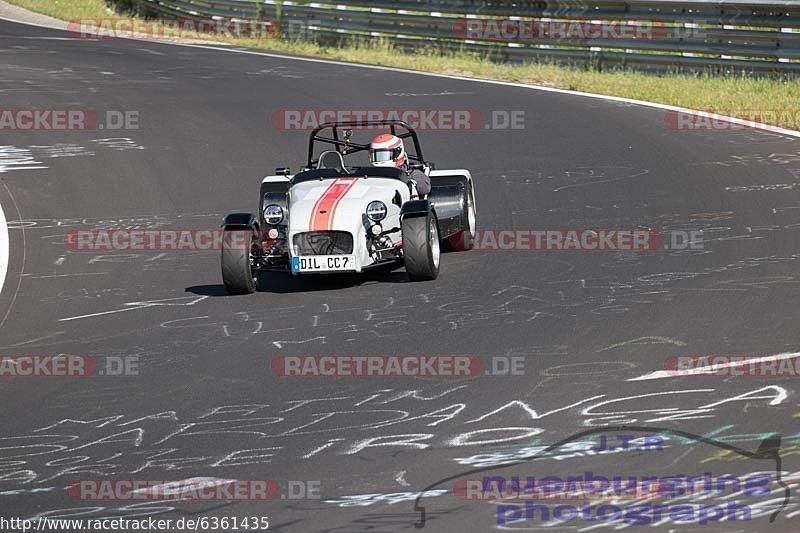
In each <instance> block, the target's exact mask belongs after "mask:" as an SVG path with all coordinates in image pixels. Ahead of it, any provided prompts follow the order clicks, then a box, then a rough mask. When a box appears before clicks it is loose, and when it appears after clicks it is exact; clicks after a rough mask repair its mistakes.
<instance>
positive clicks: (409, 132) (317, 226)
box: [223, 121, 475, 275]
mask: <svg viewBox="0 0 800 533" xmlns="http://www.w3.org/2000/svg"><path fill="white" fill-rule="evenodd" d="M364 126H367V127H373V128H374V127H376V126H377V127H381V126H385V127H387V128H388V129H389V131H391V133H393V134H395V135H397V136H398V137H400V138H401V139H404V140H406V139H410V141H411V143H410V146H409V147H408V148H407V154H408V157H409V161H410V164H411V165H413V166H414V168H417V169H419V170H422V171H423V172H425V173H426V174H427V175H428V176H429V177H430V179H431V192H430V194H429V195H428V196H427V197H426V198H418V197H416V194H415V188H414V187H412V186H410V185H409V184H408V183H407V182H408V179H407V175H406V174H405V171H404V170H403V169H398V168H393V167H388V168H387V167H374V166H354V167H352V168H348V167H347V166H346V165H345V159H346V158H347V159H350V158H352V156H353V154H356V153H358V152H364V151H366V150H368V149H369V144H359V143H355V142H354V141H353V140H352V128H354V127H364ZM406 142H407V141H406ZM320 144H322V145H327V146H330V147H332V148H333V149H332V150H325V151H322V152H321V153H320V154H319V155H316V154H317V153H318V146H319V145H320ZM348 156H349V157H348ZM433 166H434V165H433V164H432V163H430V162H428V161H426V160H424V159H423V156H422V150H421V148H420V145H419V139H418V137H417V134H416V132H415V131H414V130H413V129H411V128H410V127H408V125H406V124H405V123H403V122H399V121H395V122H344V123H326V124H322V125H320V126H319V127H318V128H316V129H315V130H313V131H312V133H311V137H310V140H309V152H308V160H307V162H306V164H305V166H304V167H303V168H302V169H301V170H300V171H299V172H297V173H296V174H294V175H292V174H291V172H290V171H289V169H287V168H279V169H276V174H274V175H270V176H267V177H265V178H264V179H263V181H262V183H261V189H260V194H259V210H258V213H257V214H253V213H242V212H238V213H230V214H228V215H227V216H226V217H225V219H224V221H223V228H224V229H225V231H237V230H238V231H241V230H250V231H251V232H252V236H253V237H252V238H253V243H252V244H253V246H252V247H251V257H250V262H251V265H250V266H251V268H252V270H253V271H254V272H257V271H262V270H284V271H290V272H292V273H293V274H296V275H297V274H304V273H324V272H363V271H364V270H366V269H369V268H372V267H375V266H379V265H383V264H387V263H402V262H403V259H404V252H403V237H402V236H403V220H404V219H407V218H413V217H423V216H425V217H431V218H432V219H433V220H434V221H435V225H436V232H435V234H436V235H437V237H438V241H439V242H437V243H435V248H436V253H437V254H438V247H439V246H440V245H441V246H443V247H444V248H445V249H450V250H466V249H469V248H471V240H472V238H473V237H474V234H475V195H474V188H473V183H472V175H471V174H470V172H469V171H468V170H466V169H455V170H434V168H433ZM437 261H438V258H437ZM223 270H224V268H223ZM437 271H438V264H437Z"/></svg>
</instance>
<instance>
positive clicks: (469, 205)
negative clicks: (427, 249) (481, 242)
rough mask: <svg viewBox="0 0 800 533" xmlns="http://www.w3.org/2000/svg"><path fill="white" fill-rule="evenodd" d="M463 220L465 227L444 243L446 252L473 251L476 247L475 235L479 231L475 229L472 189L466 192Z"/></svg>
mask: <svg viewBox="0 0 800 533" xmlns="http://www.w3.org/2000/svg"><path fill="white" fill-rule="evenodd" d="M462 218H463V219H464V222H465V223H464V227H462V228H461V229H460V230H459V231H458V232H457V233H455V234H453V235H451V236H450V237H448V238H446V239H445V240H444V241H442V244H443V245H444V249H445V251H446V252H464V251H467V250H472V248H473V247H474V246H475V234H476V233H477V231H476V229H475V227H476V222H475V219H476V216H475V197H474V196H473V192H472V187H470V188H469V190H466V189H465V190H464V212H463V213H462Z"/></svg>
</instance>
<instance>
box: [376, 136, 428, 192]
mask: <svg viewBox="0 0 800 533" xmlns="http://www.w3.org/2000/svg"><path fill="white" fill-rule="evenodd" d="M369 160H370V162H371V163H372V166H375V167H396V168H399V169H402V170H403V181H404V182H405V183H413V184H414V185H415V187H416V189H417V194H418V195H419V197H420V198H424V197H425V196H427V195H428V194H429V193H430V192H431V178H430V177H428V175H427V174H425V173H424V172H422V171H421V170H418V169H416V168H409V166H408V156H407V155H406V148H405V146H403V140H402V139H401V138H400V137H397V136H396V135H392V134H390V133H384V134H381V135H378V136H377V137H375V138H374V139H372V143H371V144H370V145H369Z"/></svg>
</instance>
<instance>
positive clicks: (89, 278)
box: [0, 22, 800, 532]
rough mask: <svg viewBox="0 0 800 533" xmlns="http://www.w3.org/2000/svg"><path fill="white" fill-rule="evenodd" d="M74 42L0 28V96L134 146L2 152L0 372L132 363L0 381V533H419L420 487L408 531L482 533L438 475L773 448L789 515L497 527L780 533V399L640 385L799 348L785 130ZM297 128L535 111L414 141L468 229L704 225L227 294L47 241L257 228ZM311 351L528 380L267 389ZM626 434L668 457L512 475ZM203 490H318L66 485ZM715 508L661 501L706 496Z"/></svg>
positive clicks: (792, 447) (776, 496)
mask: <svg viewBox="0 0 800 533" xmlns="http://www.w3.org/2000/svg"><path fill="white" fill-rule="evenodd" d="M68 37H69V35H67V34H66V33H64V32H59V31H55V30H48V29H42V28H35V27H30V26H22V25H16V24H11V23H7V22H0V106H1V107H2V108H6V109H27V108H41V109H64V108H91V109H96V110H100V111H104V110H134V111H136V112H138V114H139V127H138V129H135V130H134V129H131V130H125V131H121V132H105V131H100V130H94V131H70V132H64V131H0V146H1V147H2V151H3V156H2V157H3V159H2V160H0V161H2V162H0V170H1V171H2V172H0V183H1V186H0V204H1V205H2V206H3V210H4V212H5V215H6V218H7V219H8V224H9V227H10V239H11V257H10V265H9V272H8V277H7V279H6V281H5V285H4V287H3V292H2V295H0V303H2V307H0V309H2V313H0V320H2V322H0V353H3V354H6V355H14V354H59V353H60V354H85V355H93V356H95V357H98V358H100V359H103V358H109V357H112V358H113V357H116V358H126V357H127V358H130V357H135V358H138V375H126V376H113V377H112V376H93V377H87V378H13V379H12V378H3V379H2V381H0V406H2V415H1V416H2V430H1V433H0V437H2V440H0V491H2V492H0V502H2V503H0V507H1V508H2V512H1V513H0V514H1V515H2V516H3V517H6V518H9V517H19V518H35V517H39V516H48V517H73V518H75V517H81V518H98V517H115V516H119V517H127V518H131V517H146V516H157V517H159V518H172V519H178V518H181V517H189V518H199V517H203V516H207V517H223V516H228V517H237V518H240V519H241V518H244V517H260V516H268V517H269V522H270V528H271V529H277V530H287V531H348V532H350V531H397V530H404V529H405V530H413V529H414V528H415V526H414V524H415V523H418V522H419V520H420V513H419V512H418V511H417V510H415V502H414V499H415V498H416V496H417V495H418V493H419V491H422V490H423V489H426V488H430V489H431V490H436V491H438V492H433V493H430V494H429V495H427V496H426V497H424V498H423V499H422V500H421V502H420V504H421V505H423V506H424V507H425V510H426V513H425V518H426V521H425V524H424V526H425V528H427V529H430V530H432V531H465V530H466V531H484V530H487V529H491V528H493V527H498V526H497V517H496V512H497V507H498V506H497V505H496V504H494V503H491V502H478V501H463V500H460V499H458V498H456V497H454V495H453V487H454V483H456V481H454V480H453V479H450V480H448V481H445V482H444V483H440V484H438V485H437V482H439V481H441V480H444V479H446V478H449V477H452V476H460V478H459V479H468V478H470V475H471V472H472V478H478V479H479V478H480V476H483V475H496V476H506V477H508V476H520V477H522V478H523V479H524V478H525V477H526V476H535V477H537V478H540V477H543V476H547V475H556V476H561V477H562V478H566V477H568V476H579V475H581V474H583V473H584V472H586V471H592V472H593V473H595V474H596V475H604V476H608V477H612V476H620V475H625V476H638V477H643V476H666V475H678V474H686V475H694V474H702V473H703V472H711V473H712V474H713V475H714V476H715V477H716V476H720V475H722V474H733V475H737V476H746V475H749V474H753V473H756V472H768V473H769V472H773V473H774V471H775V469H776V462H775V460H774V452H775V451H776V448H775V447H774V446H773V447H772V448H770V445H769V444H767V445H766V446H765V447H763V448H762V452H763V453H762V455H761V458H758V457H754V456H753V453H752V452H755V451H756V450H757V449H758V448H759V445H761V443H762V440H763V439H764V438H765V437H768V436H770V435H780V436H781V437H782V440H781V443H780V444H781V445H780V447H779V448H777V451H778V452H779V453H780V457H781V459H782V463H781V467H782V469H783V471H784V476H783V479H784V480H785V481H786V482H787V486H788V487H789V488H790V498H789V501H788V505H786V506H785V507H782V505H783V503H784V492H783V491H782V489H781V487H779V486H778V485H777V484H772V485H770V486H771V487H772V489H771V493H770V494H769V495H768V496H760V497H749V498H739V500H740V501H742V502H744V501H748V502H749V503H750V504H752V505H753V507H752V514H753V516H752V519H751V520H750V521H743V520H737V521H733V522H720V523H709V524H707V525H705V526H702V527H701V526H700V525H698V523H697V522H698V520H697V519H696V518H695V519H694V520H693V521H684V522H680V521H676V520H671V519H667V520H663V521H660V522H659V523H658V524H655V525H654V524H651V525H639V526H634V525H630V524H627V525H625V524H622V525H620V522H619V521H617V522H616V523H609V522H603V521H599V520H595V521H588V520H584V519H576V520H573V521H570V522H564V523H561V522H546V521H542V520H540V519H538V518H537V519H536V520H523V521H519V522H516V523H513V524H507V525H506V526H504V527H505V528H508V529H523V530H524V529H527V530H535V529H543V530H545V529H546V530H552V531H585V530H589V529H611V528H614V527H624V528H634V529H642V530H644V529H645V528H647V529H653V528H656V529H659V530H664V531H666V530H672V531H689V530H697V529H701V530H702V529H708V530H711V531H766V530H770V531H772V530H775V531H791V530H796V529H797V520H798V516H800V515H799V514H798V511H800V502H799V501H798V500H797V498H796V494H795V491H796V487H797V482H796V481H795V482H792V479H791V478H792V473H793V472H796V471H798V470H800V468H798V466H800V465H798V461H797V450H798V447H797V442H798V438H800V433H798V423H797V422H798V418H797V417H798V415H800V410H798V408H797V394H796V390H797V385H796V384H797V378H796V377H792V376H786V375H784V376H775V377H728V378H725V377H719V376H712V377H665V378H661V379H652V380H640V381H628V380H630V379H632V378H636V377H638V376H642V375H646V374H649V373H650V372H652V371H657V370H661V369H663V368H664V360H665V358H667V357H668V356H670V355H674V354H745V355H751V356H759V355H771V354H779V353H783V352H794V351H796V350H797V346H798V341H800V333H798V328H797V323H798V322H797V321H798V318H800V316H798V313H797V311H796V309H797V305H796V301H797V298H798V295H799V294H798V287H800V285H798V283H799V282H800V279H799V278H798V277H797V274H796V272H797V269H798V259H800V254H799V253H798V250H800V238H799V237H798V228H800V209H798V205H800V202H798V200H799V199H800V196H799V195H798V184H800V146H799V145H798V141H797V140H796V139H792V138H789V137H785V136H782V135H779V134H775V133H768V132H761V131H730V132H719V131H713V132H707V131H706V132H687V131H675V130H671V129H669V128H667V127H665V125H664V119H663V111H659V110H655V109H649V108H644V107H641V106H636V105H628V104H621V103H614V102H609V101H604V100H602V99H590V98H584V97H578V96H572V95H565V94H553V93H545V92H540V91H536V90H531V89H525V88H518V87H504V86H498V85H489V84H483V83H478V82H470V81H460V80H453V79H447V78H443V77H429V76H420V75H416V74H412V73H399V72H387V71H380V70H371V69H364V68H359V67H356V66H348V65H331V64H321V63H315V62H300V61H295V60H291V59H281V58H273V57H264V56H258V55H248V54H239V53H233V52H229V51H227V52H226V51H217V50H208V49H200V48H191V47H179V46H170V45H166V44H158V43H153V42H139V41H124V40H105V41H87V40H74V39H69V38H68ZM65 38H66V39H65ZM308 108H311V109H323V108H332V109H388V108H398V109H409V108H413V109H478V110H481V111H482V112H484V113H486V114H490V113H491V112H492V111H493V110H509V111H510V110H523V111H524V112H525V117H526V119H525V128H524V129H522V130H507V131H498V130H489V129H486V130H484V129H479V130H475V131H425V132H422V133H421V137H422V142H423V145H424V147H425V150H426V152H427V155H428V157H429V158H431V159H432V160H434V161H435V162H436V163H437V165H438V167H439V168H448V167H465V168H469V169H471V170H472V173H473V175H474V176H475V180H476V192H477V199H478V217H479V227H481V228H495V229H534V228H535V229H543V228H545V229H546V228H577V227H600V228H638V227H650V228H656V229H658V230H661V231H669V230H674V229H679V230H702V231H703V243H704V249H703V250H700V251H682V250H679V251H669V250H658V251H653V252H648V253H629V252H628V253H618V252H591V253H589V252H531V251H527V252H526V251H516V252H499V251H494V252H492V251H480V250H478V251H472V252H468V253H455V254H447V255H445V256H443V267H442V272H441V275H440V277H439V279H438V280H436V281H434V282H427V283H410V282H407V280H406V276H405V273H404V272H403V271H402V270H398V271H396V272H392V273H386V274H382V275H371V276H367V277H364V278H357V279H349V278H347V279H343V280H334V281H330V280H323V281H313V280H311V281H309V280H307V279H300V280H294V279H290V277H289V276H271V277H267V278H266V279H262V280H261V287H260V289H261V290H260V292H258V293H257V294H253V295H250V296H246V297H231V296H227V295H226V294H225V291H224V289H223V288H222V286H221V280H220V275H219V264H218V255H217V254H216V253H207V252H166V253H155V252H147V253H134V254H124V253H85V252H71V251H70V250H68V249H67V248H66V246H65V245H64V235H65V234H66V233H67V232H68V231H70V230H72V229H87V228H88V229H91V228H97V227H116V228H200V229H205V228H213V227H216V226H217V225H218V223H219V221H220V217H221V216H222V214H224V213H225V212H228V211H231V210H236V209H248V210H253V209H255V208H256V206H257V191H258V184H259V182H260V180H261V177H262V176H263V175H265V174H267V173H270V172H271V170H272V169H273V168H274V167H276V166H283V165H287V166H292V167H293V168H297V167H298V166H299V164H300V163H301V162H302V161H303V158H304V156H305V153H306V137H307V132H305V131H280V130H277V129H274V128H273V127H272V126H271V125H270V117H271V114H272V113H273V112H274V111H276V110H281V109H308ZM112 138H113V139H116V140H111V141H109V140H108V139H112ZM12 160H14V161H12ZM31 167H38V168H31ZM308 354H319V355H321V354H351V355H365V354H470V355H477V356H480V357H482V358H483V359H484V360H485V361H486V365H487V367H491V365H492V358H493V357H498V356H500V357H522V358H523V360H524V375H491V376H490V375H484V376H476V377H472V378H467V379H465V378H424V379H420V378H417V379H414V378H390V377H385V378H375V377H372V378H308V379H296V378H285V377H278V376H276V375H274V374H273V373H272V371H271V370H270V362H271V360H272V359H273V358H275V357H276V356H280V355H308ZM503 407H505V408H503ZM625 424H628V425H636V426H646V427H647V428H653V429H652V431H651V433H662V434H663V435H664V436H665V441H664V446H663V450H649V451H638V450H620V449H617V450H615V453H609V454H589V453H586V452H583V453H576V452H575V451H574V450H575V448H574V447H573V448H572V450H573V451H568V449H557V450H556V449H554V450H550V451H548V452H541V450H539V452H541V453H539V455H537V456H536V457H535V458H532V459H531V458H530V456H532V455H534V454H535V453H537V452H535V451H531V449H529V447H531V446H535V445H550V444H553V443H556V442H558V441H560V440H563V439H571V438H573V436H575V435H576V434H577V433H579V432H582V431H587V430H598V431H600V432H602V431H604V430H603V428H604V427H605V426H619V425H625ZM675 432H686V434H687V435H688V434H692V435H698V436H707V437H709V438H710V439H711V440H705V441H697V440H694V438H693V437H688V436H686V435H684V436H680V435H678V434H677V433H675ZM604 434H607V435H609V440H610V439H611V437H610V436H611V435H614V434H629V435H637V436H641V435H643V434H648V433H644V432H642V431H641V430H637V431H633V430H628V431H625V430H622V431H616V432H612V431H607V432H606V433H604ZM598 438H599V435H591V436H583V437H579V438H578V439H577V440H580V441H582V442H587V441H588V442H589V443H590V446H591V445H593V444H592V443H597V442H599V441H598V440H597V439H598ZM573 440H574V439H573ZM726 445H727V446H735V447H737V448H738V449H740V450H739V451H741V453H739V451H731V450H728V451H726V450H725V449H724V446H726ZM526 448H528V449H527V451H526ZM748 453H749V455H748ZM515 454H516V455H515ZM514 458H518V459H521V462H519V464H513V465H505V466H503V465H498V463H499V462H502V461H508V460H514ZM526 458H527V460H525V459H526ZM479 467H494V468H493V469H491V470H490V471H486V472H483V471H482V472H476V469H477V468H479ZM487 472H488V474H487ZM193 477H214V478H223V479H239V480H246V479H272V480H277V481H279V482H280V483H281V487H282V491H283V492H284V494H283V495H284V496H287V494H286V491H287V489H286V486H287V483H288V482H289V481H307V482H318V483H319V494H320V496H321V497H320V498H319V499H315V498H305V499H288V498H287V499H276V500H274V501H269V502H263V501H230V502H225V501H223V502H213V503H209V502H185V501H184V502H180V501H178V502H176V501H170V502H164V501H154V502H119V501H99V502H98V501H81V500H76V499H73V498H70V497H68V496H67V494H66V491H65V487H66V486H67V485H68V483H70V482H71V481H74V480H80V479H103V478H105V479H132V478H134V479H148V480H181V479H188V478H193ZM729 494H730V491H728V492H727V493H725V494H723V493H719V492H716V493H700V494H694V495H689V496H683V497H677V498H666V499H665V498H661V499H660V500H659V503H664V502H667V503H669V502H672V503H673V504H677V503H687V502H688V503H693V504H705V503H709V502H715V503H717V504H720V503H725V502H727V501H729V500H730V498H731V497H730V496H729ZM726 498H727V499H726ZM778 509H780V513H779V514H778V515H777V517H776V518H775V520H774V521H773V522H770V521H769V516H770V515H772V514H773V512H774V511H776V510H778ZM504 512H511V511H504ZM523 516H524V514H523Z"/></svg>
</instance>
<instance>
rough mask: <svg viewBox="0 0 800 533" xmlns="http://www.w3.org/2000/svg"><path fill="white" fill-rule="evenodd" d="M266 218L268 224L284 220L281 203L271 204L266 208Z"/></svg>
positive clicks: (273, 224) (275, 223)
mask: <svg viewBox="0 0 800 533" xmlns="http://www.w3.org/2000/svg"><path fill="white" fill-rule="evenodd" d="M264 220H265V221H266V223H267V224H270V225H272V226H275V225H277V224H280V223H281V221H282V220H283V209H282V208H281V206H279V205H275V204H269V205H268V206H266V207H265V208H264Z"/></svg>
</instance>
